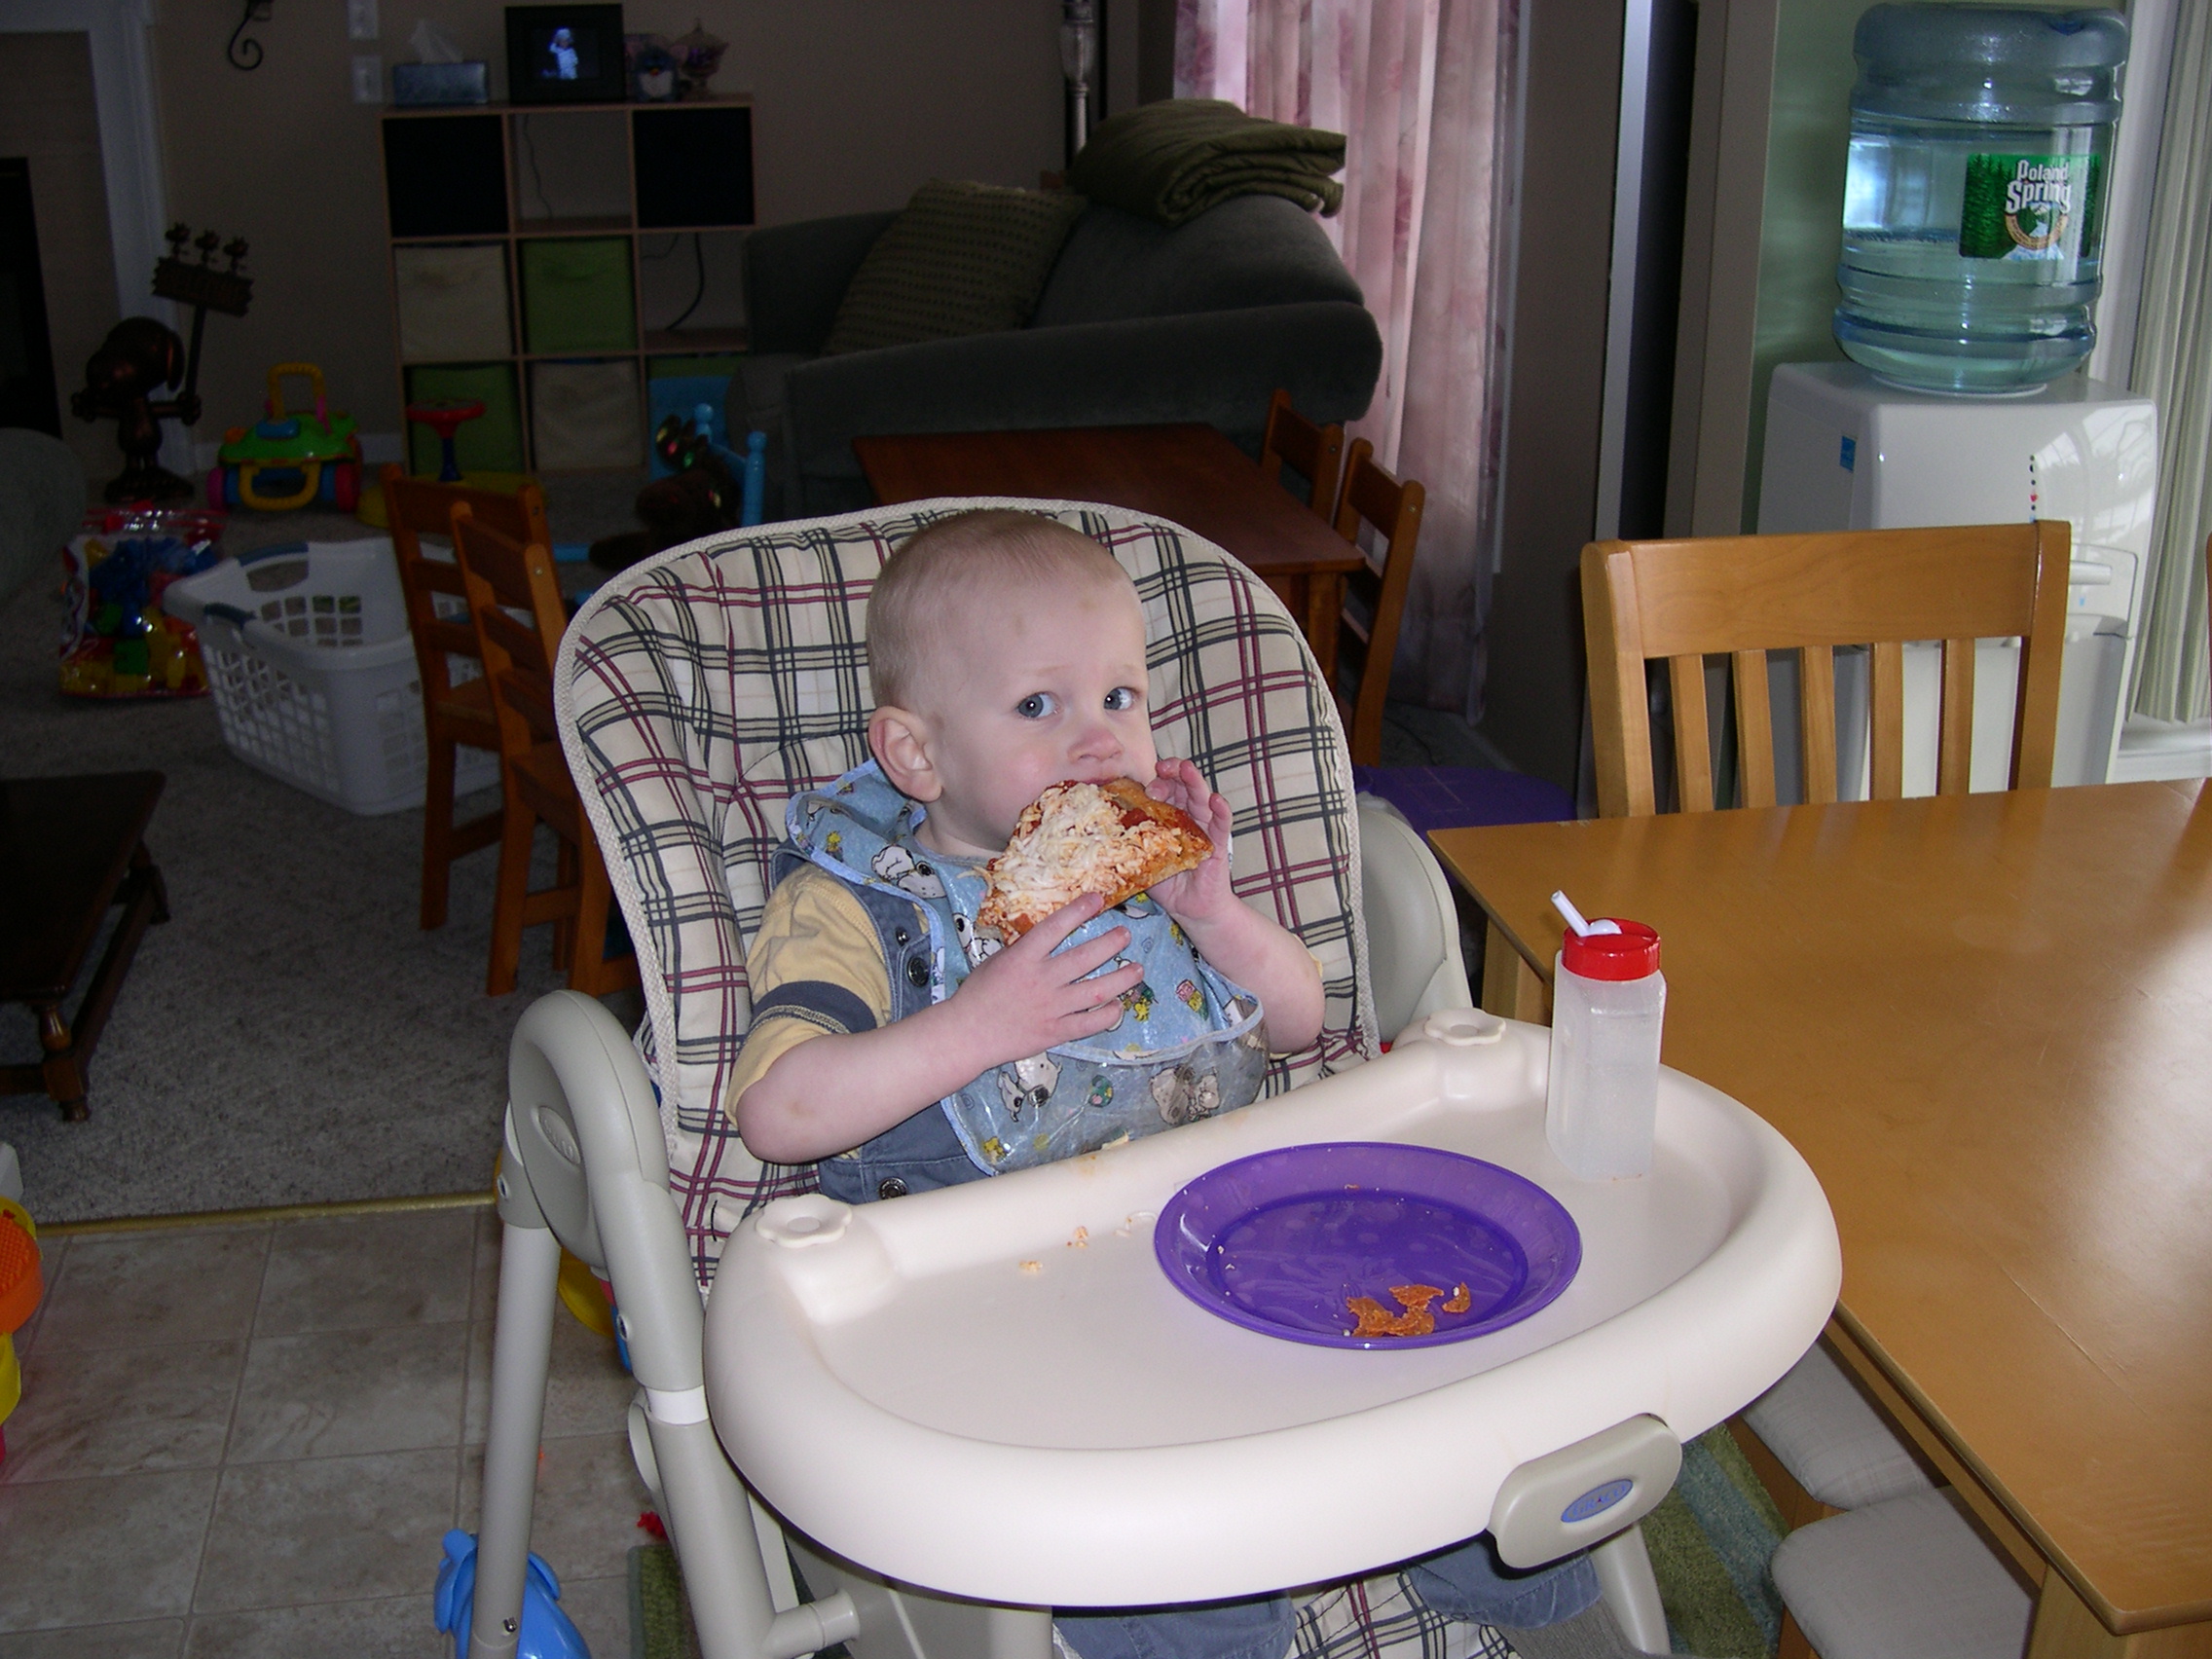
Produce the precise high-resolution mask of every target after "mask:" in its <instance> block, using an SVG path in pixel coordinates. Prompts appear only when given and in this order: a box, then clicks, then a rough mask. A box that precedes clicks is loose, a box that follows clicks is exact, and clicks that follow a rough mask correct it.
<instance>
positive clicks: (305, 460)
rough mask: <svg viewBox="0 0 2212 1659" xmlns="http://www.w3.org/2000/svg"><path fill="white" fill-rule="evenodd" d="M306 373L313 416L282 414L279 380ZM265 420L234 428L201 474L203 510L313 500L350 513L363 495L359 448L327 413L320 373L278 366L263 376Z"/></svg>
mask: <svg viewBox="0 0 2212 1659" xmlns="http://www.w3.org/2000/svg"><path fill="white" fill-rule="evenodd" d="M287 375H304V376H306V377H307V379H309V380H311V381H313V383H314V413H313V415H309V414H307V413H305V412H304V411H302V412H300V413H297V414H288V413H286V411H285V408H284V391H283V382H284V378H285V377H286V376H287ZM268 411H269V412H268V415H267V416H266V417H265V418H264V419H262V420H260V421H257V422H255V423H254V424H252V425H251V426H233V427H232V428H231V429H230V430H229V431H227V432H225V433H224V434H223V447H222V448H221V449H220V450H218V451H217V452H216V460H217V462H218V464H217V465H216V466H215V467H214V468H213V470H211V471H210V472H209V473H208V474H207V504H208V505H209V506H213V507H253V508H255V509H257V510H259V511H261V512H265V513H280V512H287V511H289V510H290V509H292V508H294V507H304V506H306V505H307V504H308V503H309V502H311V501H318V502H320V503H321V504H322V505H324V506H328V507H336V508H337V509H338V510H339V511H341V512H351V511H352V510H353V504H354V502H356V501H358V500H359V499H360V497H361V442H360V439H359V438H358V437H357V436H355V428H356V426H357V424H358V423H356V422H355V421H354V419H353V417H352V416H350V415H333V414H331V413H330V408H329V400H328V398H327V397H326V396H325V394H324V392H323V387H322V370H321V369H319V368H317V367H316V366H315V365H314V364H313V363H278V364H277V365H276V367H275V368H273V369H271V370H270V371H269V403H268Z"/></svg>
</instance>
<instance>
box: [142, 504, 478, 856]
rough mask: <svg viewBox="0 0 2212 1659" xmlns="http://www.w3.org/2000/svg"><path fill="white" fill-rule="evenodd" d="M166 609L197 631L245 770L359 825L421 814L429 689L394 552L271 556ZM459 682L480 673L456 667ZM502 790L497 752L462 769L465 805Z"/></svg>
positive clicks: (286, 549) (243, 562)
mask: <svg viewBox="0 0 2212 1659" xmlns="http://www.w3.org/2000/svg"><path fill="white" fill-rule="evenodd" d="M162 604H163V607H164V608H166V610H167V611H168V612H169V614H170V615H172V616H176V617H179V618H181V619H182V620H184V621H186V622H189V623H191V624H192V625H193V626H194V627H195V628H197V629H198V630H199V631H200V652H201V656H202V658H203V660H204V661H205V663H206V666H207V688H208V690H209V691H211V692H212V693H213V694H214V698H215V712H216V714H217V716H218V717H219V718H220V719H221V721H222V727H223V741H224V742H225V743H226V744H228V745H229V746H230V749H231V753H232V754H234V755H236V756H238V757H239V758H240V760H243V761H244V762H245V763H246V764H247V765H249V766H255V767H258V768H260V769H261V770H262V771H264V772H267V773H269V774H270V775H271V776H272V777H276V778H281V779H283V781H284V782H285V783H287V784H291V785H293V786H294V787H296V788H298V789H303V790H305V791H307V793H310V794H312V795H314V796H317V797H318V798H320V799H322V800H327V801H329V802H331V803H332V804H333V805H335V806H342V807H345V808H346V809H347V810H348V811H349V812H358V813H363V814H371V813H380V812H398V811H400V810H402V809H404V808H406V807H411V806H420V805H422V804H423V773H424V738H423V684H422V680H421V677H420V675H419V674H418V673H417V670H416V665H415V642H414V640H413V638H412V637H411V635H410V633H409V630H408V625H407V604H406V599H405V596H404V595H403V594H402V592H401V591H400V586H399V568H398V565H397V564H396V562H395V560H394V557H393V554H392V551H391V542H390V541H389V540H388V539H387V538H385V537H383V536H378V537H375V538H372V539H369V540H363V541H317V542H307V541H294V542H288V543H284V544H282V545H279V546H276V547H264V548H261V549H259V550H257V551H255V552H252V553H248V554H245V555H244V556H243V557H241V558H238V559H226V560H224V561H223V563H221V564H220V565H217V566H215V567H214V569H212V570H209V571H203V572H202V573H201V574H199V575H197V576H189V577H187V578H185V579H184V580H183V581H179V582H174V583H171V584H170V586H169V588H168V589H167V591H166V592H165V593H164V594H163V596H162ZM453 671H454V677H455V679H456V680H460V679H464V678H472V677H473V676H474V675H475V674H477V673H480V672H481V671H482V670H481V666H480V665H479V664H477V663H476V662H475V661H473V660H472V659H464V658H455V659H453ZM498 777H499V762H498V756H496V755H493V754H492V753H490V752H489V751H487V750H481V749H470V748H466V747H463V748H462V749H461V751H460V752H459V754H458V755H457V756H456V758H455V776H454V792H455V793H457V794H466V793H470V792H471V791H474V790H482V789H489V788H491V787H492V786H493V785H494V784H496V783H498Z"/></svg>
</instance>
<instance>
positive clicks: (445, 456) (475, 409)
mask: <svg viewBox="0 0 2212 1659" xmlns="http://www.w3.org/2000/svg"><path fill="white" fill-rule="evenodd" d="M483 414H484V400H483V399H482V398H480V397H471V398H458V397H440V398H434V399H432V400H430V401H429V402H426V403H410V404H409V405H408V406H407V418H408V419H409V420H410V421H420V422H422V424H424V425H425V426H427V427H429V428H430V430H432V431H433V432H435V433H437V434H438V482H439V483H440V484H459V483H460V482H461V461H460V459H459V458H458V457H457V456H456V455H455V454H454V449H453V438H454V434H455V433H456V432H458V431H460V430H461V427H462V426H463V425H465V424H467V423H469V422H471V421H474V420H478V419H480V418H481V417H482V416H483Z"/></svg>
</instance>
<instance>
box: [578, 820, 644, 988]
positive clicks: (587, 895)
mask: <svg viewBox="0 0 2212 1659" xmlns="http://www.w3.org/2000/svg"><path fill="white" fill-rule="evenodd" d="M577 862H578V864H579V865H580V866H581V868H580V870H579V873H578V877H577V887H576V923H575V935H576V949H575V956H574V958H573V960H572V961H571V963H570V965H569V988H570V989H571V991H581V992H583V993H584V995H586V996H591V997H596V996H604V995H605V994H606V993H607V992H608V991H613V990H620V989H622V988H623V987H624V986H628V985H635V984H636V983H637V982H638V959H637V957H636V955H635V954H629V953H626V954H624V955H622V956H619V957H617V958H615V959H614V960H613V961H611V962H609V961H608V960H607V917H608V911H609V910H611V909H612V907H613V903H614V886H613V883H611V882H610V881H608V877H607V864H606V861H605V860H603V859H602V858H601V857H600V856H599V849H598V848H597V847H596V846H587V847H585V848H584V849H582V854H581V857H580V858H579V859H578V861H577Z"/></svg>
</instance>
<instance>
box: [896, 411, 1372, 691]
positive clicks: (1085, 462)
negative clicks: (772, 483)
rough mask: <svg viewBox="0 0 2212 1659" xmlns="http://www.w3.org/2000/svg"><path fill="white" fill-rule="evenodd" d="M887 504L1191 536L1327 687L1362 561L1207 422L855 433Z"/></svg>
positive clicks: (1334, 665)
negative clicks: (1097, 521)
mask: <svg viewBox="0 0 2212 1659" xmlns="http://www.w3.org/2000/svg"><path fill="white" fill-rule="evenodd" d="M853 453H854V454H855V455H856V456H858V457H859V458H860V462H861V470H862V471H863V472H864V473H866V476H867V481H868V487H869V488H870V489H872V490H873V491H874V492H875V498H876V499H877V500H878V501H880V502H882V503H883V504H884V505H885V506H891V505H895V504H896V503H898V502H901V501H920V500H926V499H928V498H930V497H933V496H1028V497H1040V498H1044V499H1047V500H1068V501H1102V502H1104V503H1105V504H1106V505H1108V506H1112V507H1127V508H1128V509H1129V510H1130V511H1132V512H1140V513H1151V514H1153V515H1154V516H1155V517H1158V518H1163V519H1170V520H1172V521H1174V522H1175V523H1176V524H1179V525H1182V526H1183V527H1184V528H1185V529H1187V530H1193V531H1196V532H1197V533H1198V535H1202V536H1204V537H1205V538H1206V539H1207V540H1208V541H1211V542H1212V543H1214V544H1215V545H1216V546H1217V547H1220V548H1221V549H1222V550H1223V551H1225V552H1227V553H1228V554H1229V555H1230V556H1231V557H1233V558H1235V560H1236V561H1237V563H1239V564H1241V565H1242V566H1243V567H1244V568H1245V569H1246V570H1248V571H1251V572H1252V573H1253V574H1254V575H1256V576H1258V577H1259V578H1260V579H1261V580H1262V581H1264V582H1266V583H1267V584H1268V587H1269V588H1270V589H1271V590H1272V592H1273V593H1274V596H1275V597H1276V598H1277V599H1279V600H1281V601H1282V602H1283V606H1284V608H1286V609H1288V610H1289V611H1290V613H1291V614H1292V615H1293V616H1295V617H1298V618H1299V619H1300V621H1301V623H1302V624H1303V625H1304V627H1305V629H1306V638H1307V641H1308V643H1309V644H1310V645H1312V647H1313V654H1314V655H1315V656H1316V657H1317V658H1319V659H1320V663H1321V671H1322V673H1323V675H1324V676H1326V677H1327V678H1329V679H1330V680H1332V681H1333V680H1334V678H1335V674H1336V662H1337V618H1338V615H1339V613H1340V612H1341V611H1342V610H1343V609H1344V578H1345V576H1346V573H1347V572H1349V571H1356V570H1358V569H1359V568H1360V564H1361V562H1362V561H1361V557H1360V554H1359V551H1358V549H1356V548H1354V547H1353V546H1352V545H1351V544H1350V543H1349V542H1347V541H1346V540H1345V539H1344V537H1343V536H1341V535H1337V533H1336V532H1335V531H1333V530H1331V529H1330V528H1329V527H1328V526H1327V525H1326V524H1324V523H1322V522H1321V520H1320V519H1318V518H1316V517H1315V516H1314V514H1313V510H1312V509H1311V508H1310V507H1309V506H1307V505H1306V504H1305V503H1304V502H1303V501H1301V500H1299V498H1297V497H1295V496H1293V495H1292V494H1291V493H1290V492H1289V491H1288V490H1285V489H1284V488H1283V487H1282V486H1281V484H1280V483H1278V482H1277V481H1276V480H1274V479H1272V478H1270V477H1268V476H1267V475H1266V474H1265V473H1263V472H1262V471H1261V470H1260V469H1259V467H1258V466H1256V465H1254V464H1253V462H1252V460H1251V458H1250V457H1249V456H1247V455H1245V453H1244V452H1243V451H1242V450H1240V449H1238V448H1237V447H1236V446H1235V444H1233V443H1231V442H1230V441H1229V440H1228V439H1227V438H1225V437H1223V436H1222V435H1221V433H1219V432H1218V431H1216V430H1215V429H1214V428H1213V427H1211V426H1206V425H1198V424H1189V425H1171V426H1068V427H1058V428H1052V429H1048V430H1041V431H1029V432H913V433H906V434H903V435H901V436H898V437H886V438H855V439H854V440H853Z"/></svg>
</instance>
